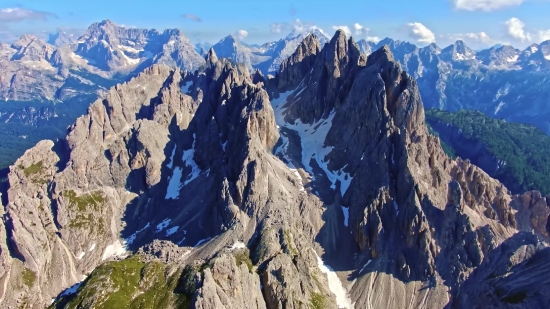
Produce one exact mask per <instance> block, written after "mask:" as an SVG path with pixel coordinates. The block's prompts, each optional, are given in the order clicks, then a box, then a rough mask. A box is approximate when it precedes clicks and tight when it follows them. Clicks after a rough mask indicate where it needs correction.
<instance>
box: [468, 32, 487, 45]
mask: <svg viewBox="0 0 550 309" xmlns="http://www.w3.org/2000/svg"><path fill="white" fill-rule="evenodd" d="M464 37H466V38H468V39H470V40H472V41H476V42H479V43H485V44H491V43H493V42H494V40H493V39H491V37H489V36H488V35H487V33H485V32H483V31H482V32H479V33H466V34H464Z"/></svg>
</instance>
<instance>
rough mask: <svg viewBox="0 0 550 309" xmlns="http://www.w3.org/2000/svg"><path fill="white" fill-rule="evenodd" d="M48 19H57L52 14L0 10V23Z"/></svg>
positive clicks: (20, 10)
mask: <svg viewBox="0 0 550 309" xmlns="http://www.w3.org/2000/svg"><path fill="white" fill-rule="evenodd" d="M48 18H58V17H57V15H55V14H54V13H50V12H43V11H35V10H31V9H24V8H4V9H0V22H18V21H22V20H48Z"/></svg>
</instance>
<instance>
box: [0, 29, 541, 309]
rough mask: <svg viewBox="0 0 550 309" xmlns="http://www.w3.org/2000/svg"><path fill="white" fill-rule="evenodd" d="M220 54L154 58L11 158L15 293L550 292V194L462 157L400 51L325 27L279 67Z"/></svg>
mask: <svg viewBox="0 0 550 309" xmlns="http://www.w3.org/2000/svg"><path fill="white" fill-rule="evenodd" d="M205 63H206V65H205V67H204V69H203V70H200V71H197V72H195V73H193V74H188V73H187V72H184V73H182V72H180V71H179V70H171V69H169V68H168V67H165V66H157V65H155V66H152V67H150V68H149V69H147V70H146V71H145V72H144V73H142V74H140V75H139V76H137V77H136V78H134V79H132V80H131V81H130V82H128V83H125V84H121V85H117V86H116V87H114V88H112V89H111V90H109V92H108V94H107V96H106V98H105V99H104V100H99V101H97V102H95V103H94V104H92V105H91V106H90V108H89V111H88V114H87V115H85V116H83V117H81V118H79V119H78V120H77V121H76V122H75V124H74V125H73V126H71V127H70V128H69V133H68V135H67V138H66V141H62V142H58V143H57V144H55V143H53V142H51V141H43V142H40V143H39V144H37V145H36V146H35V147H34V148H32V149H30V150H29V151H27V153H25V155H24V156H23V157H22V158H20V159H19V160H18V161H17V163H16V164H15V165H14V166H12V167H11V170H10V174H9V176H8V178H9V185H10V188H9V190H8V196H7V201H8V204H7V205H5V210H4V209H2V210H0V211H1V212H2V213H1V214H2V215H3V218H4V220H3V221H2V222H1V223H0V224H1V225H0V236H2V238H1V240H0V265H2V266H3V267H2V269H0V303H1V304H2V306H5V307H16V306H19V305H20V304H38V305H41V306H48V305H50V303H51V300H52V298H56V299H55V302H54V304H53V305H52V307H56V308H77V307H78V306H80V305H82V304H85V305H86V306H89V307H108V306H109V305H110V304H112V301H113V300H114V299H116V300H118V301H119V302H125V303H124V304H121V305H124V306H127V307H132V306H138V307H139V306H142V307H147V306H153V307H167V308H170V307H178V306H180V307H181V306H185V307H192V308H205V309H207V308H244V307H246V308H268V309H272V308H319V307H321V308H379V307H388V308H409V307H411V306H413V307H420V308H433V307H438V308H443V307H445V306H451V307H458V308H462V307H469V306H475V305H480V306H481V305H491V306H497V307H499V306H500V307H506V306H507V301H509V300H512V301H515V300H517V299H519V298H521V302H523V303H522V304H525V305H526V306H527V305H533V304H543V303H544V302H548V299H549V295H548V292H544V291H548V290H549V289H546V290H544V289H542V287H545V286H547V285H548V284H547V283H546V281H544V280H543V281H542V282H543V283H542V284H543V286H542V287H538V286H537V287H535V286H533V284H532V282H528V283H526V282H523V281H522V280H521V279H520V278H518V276H517V275H515V274H514V272H515V271H516V270H517V272H518V273H522V274H524V275H525V276H527V277H528V278H530V280H531V279H532V280H538V279H540V278H539V277H538V276H537V275H536V274H534V273H533V270H532V269H531V268H530V265H531V264H530V263H534V264H535V265H543V264H544V263H545V262H547V260H548V254H547V249H544V247H545V246H546V244H545V243H544V242H541V239H542V240H547V237H548V228H547V222H548V215H549V213H550V212H549V211H548V209H549V208H548V203H547V198H545V197H542V196H541V195H540V194H538V193H536V192H531V193H526V194H524V195H521V196H511V195H510V193H509V192H508V190H507V189H506V188H505V187H504V186H503V185H502V184H501V183H499V182H498V181H496V180H493V179H491V178H490V177H489V176H488V175H487V174H486V173H484V172H483V171H482V170H481V169H479V168H478V167H476V166H474V165H472V164H471V163H470V162H468V161H464V160H461V159H457V160H451V159H449V158H448V157H447V156H446V155H445V154H444V152H443V151H442V150H441V147H440V144H439V140H438V139H437V138H436V137H434V136H432V135H430V134H428V132H427V129H426V126H425V124H424V110H423V104H422V101H421V100H420V95H419V93H418V87H417V84H416V82H415V80H414V79H413V78H411V76H409V75H408V74H407V73H406V72H404V71H403V70H402V69H401V67H400V66H399V64H398V63H397V62H396V61H395V59H394V58H393V55H392V53H391V52H390V51H389V49H388V48H387V47H384V48H381V49H379V50H378V51H375V52H374V53H372V54H371V55H370V56H369V57H368V58H367V57H366V56H365V55H363V54H361V53H360V52H359V48H358V46H357V44H356V43H355V42H354V41H353V39H347V38H346V37H345V35H344V33H343V32H341V31H338V32H337V33H336V35H335V36H334V38H333V39H332V40H331V41H330V43H328V44H326V45H325V46H324V47H323V49H320V47H319V43H318V41H317V40H316V38H315V36H309V37H307V38H306V40H305V41H304V42H303V43H302V44H301V45H300V46H299V47H298V49H297V50H296V53H295V54H294V55H293V56H292V57H291V58H290V59H289V60H288V61H285V62H284V63H283V65H282V66H281V72H280V74H278V76H277V77H275V79H267V80H266V79H264V78H263V77H262V76H261V74H253V75H251V74H250V73H249V70H248V69H247V67H246V65H243V64H233V63H232V62H231V61H228V60H226V59H219V58H218V57H217V55H216V53H215V52H214V50H210V51H209V52H208V53H207V55H206V59H205ZM266 87H267V88H270V89H268V90H269V93H268V91H267V90H266ZM270 94H272V97H271V98H270ZM4 212H5V213H4ZM520 231H521V232H520ZM518 232H520V233H518ZM532 232H534V233H535V234H536V235H537V236H538V237H537V236H535V235H533V233H532ZM4 239H6V240H7V241H6V242H4ZM133 253H135V256H132V257H131V258H126V257H127V256H128V255H130V254H133ZM117 260H122V261H117ZM512 270H513V271H514V272H512ZM135 274H140V275H139V276H135ZM493 274H496V276H497V277H492V276H493ZM83 276H87V277H86V279H85V280H84V278H83ZM113 276H114V277H113ZM82 280H84V281H83V282H82V284H81V285H80V287H79V288H78V289H77V288H76V287H75V288H73V289H72V290H67V291H65V292H64V293H63V294H59V293H60V292H62V291H63V290H64V289H66V288H68V287H70V286H71V285H73V284H75V283H79V282H81V281H82ZM487 280H489V281H487ZM51 282H56V283H57V284H51ZM120 282H127V283H128V284H126V285H124V286H122V285H120ZM488 282H489V283H488ZM100 283H101V284H102V285H101V286H104V287H105V289H104V290H105V291H107V292H105V293H103V294H98V293H97V292H94V291H97V287H98V285H99V284H100ZM476 287H479V289H476ZM525 289H531V290H530V291H527V292H526V291H525ZM474 292H475V293H474ZM476 293H477V294H476ZM483 293H486V294H490V295H491V297H490V298H488V299H484V298H483V297H482V295H484V294H483ZM518 293H519V294H518ZM522 293H523V294H522ZM143 295H146V296H147V297H145V296H143ZM150 295H152V296H150ZM468 295H473V297H468ZM518 295H519V296H521V297H519V296H518ZM524 295H525V297H523V296H524ZM149 296H150V297H149ZM518 297H519V298H518ZM521 306H522V305H518V307H521Z"/></svg>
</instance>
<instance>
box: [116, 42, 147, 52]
mask: <svg viewBox="0 0 550 309" xmlns="http://www.w3.org/2000/svg"><path fill="white" fill-rule="evenodd" d="M129 43H133V42H129ZM118 48H119V49H122V50H123V51H127V52H130V53H134V54H137V53H139V52H141V51H143V49H135V48H133V47H130V46H124V45H118Z"/></svg>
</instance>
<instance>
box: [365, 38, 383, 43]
mask: <svg viewBox="0 0 550 309" xmlns="http://www.w3.org/2000/svg"><path fill="white" fill-rule="evenodd" d="M365 40H367V41H368V42H374V43H378V42H380V41H381V40H382V39H380V38H379V37H377V36H367V38H366V39H365Z"/></svg>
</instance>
